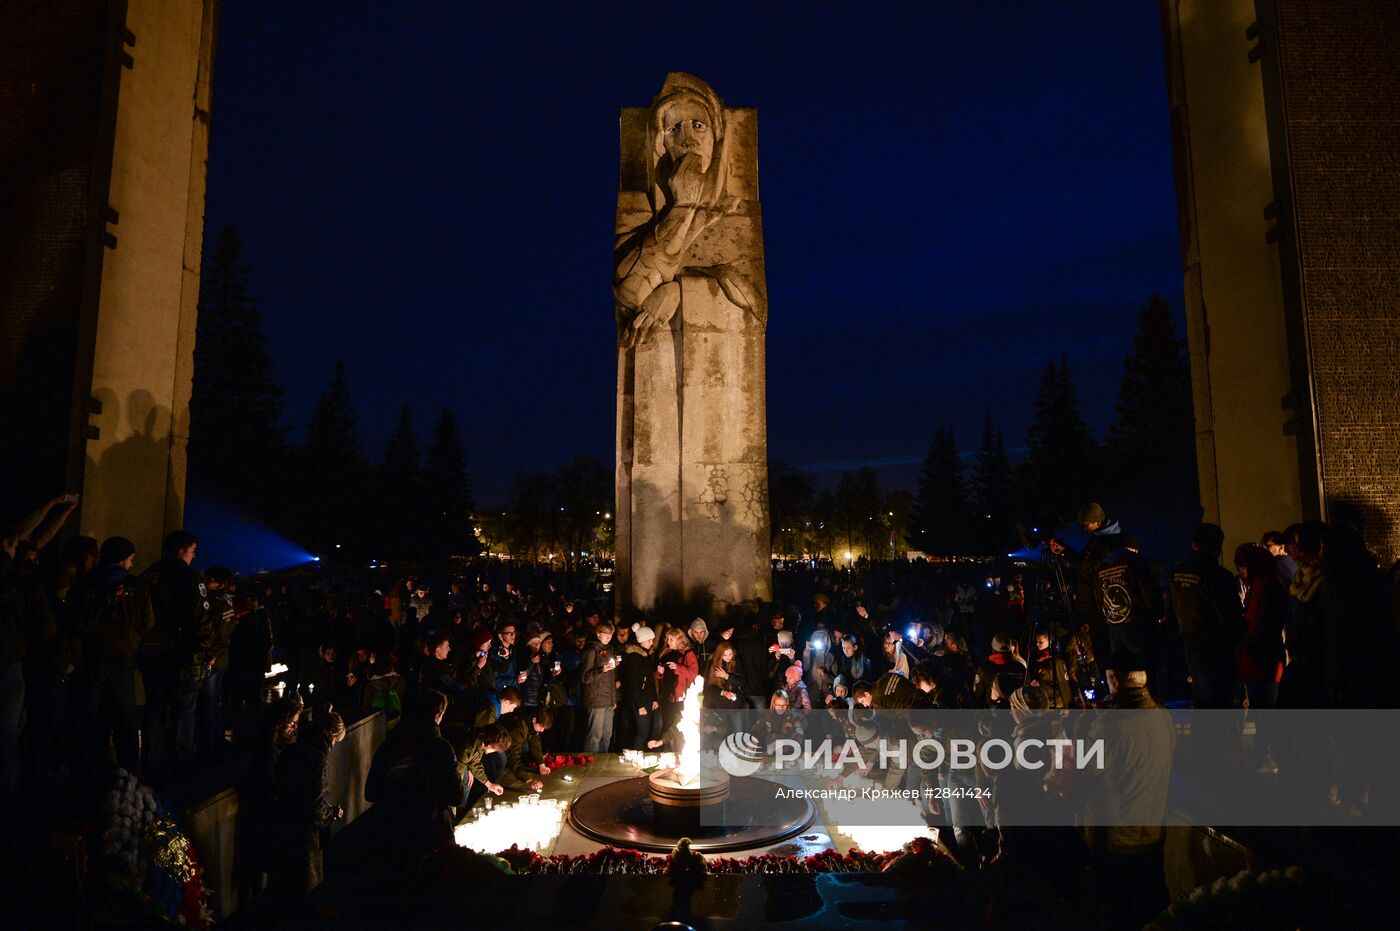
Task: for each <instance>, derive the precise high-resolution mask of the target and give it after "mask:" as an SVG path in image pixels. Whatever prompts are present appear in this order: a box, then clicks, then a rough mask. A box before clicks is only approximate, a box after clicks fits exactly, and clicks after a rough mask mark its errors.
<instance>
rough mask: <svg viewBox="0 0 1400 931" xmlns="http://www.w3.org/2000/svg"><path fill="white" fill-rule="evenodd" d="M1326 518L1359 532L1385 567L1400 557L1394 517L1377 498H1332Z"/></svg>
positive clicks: (1328, 504) (1328, 503)
mask: <svg viewBox="0 0 1400 931" xmlns="http://www.w3.org/2000/svg"><path fill="white" fill-rule="evenodd" d="M1327 519H1328V522H1329V523H1334V524H1346V525H1348V526H1350V527H1353V528H1355V529H1356V530H1357V531H1358V532H1360V534H1361V537H1362V539H1364V540H1365V541H1366V547H1367V548H1368V549H1369V550H1370V551H1371V552H1372V553H1374V554H1375V555H1376V556H1378V557H1379V558H1380V561H1381V567H1382V568H1385V569H1388V568H1390V565H1391V564H1392V563H1393V562H1395V561H1396V560H1400V552H1396V551H1395V546H1394V541H1395V526H1394V524H1393V523H1392V521H1391V516H1390V515H1389V514H1387V513H1386V512H1385V511H1384V510H1382V509H1381V508H1380V507H1379V506H1377V504H1376V503H1375V502H1374V501H1363V500H1359V499H1356V498H1332V497H1329V498H1328V499H1327Z"/></svg>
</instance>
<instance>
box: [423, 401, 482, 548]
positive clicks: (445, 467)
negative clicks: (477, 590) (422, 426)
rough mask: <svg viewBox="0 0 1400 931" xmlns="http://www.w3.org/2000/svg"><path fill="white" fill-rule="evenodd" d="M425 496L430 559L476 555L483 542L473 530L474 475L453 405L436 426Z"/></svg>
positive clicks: (425, 477) (425, 471)
mask: <svg viewBox="0 0 1400 931" xmlns="http://www.w3.org/2000/svg"><path fill="white" fill-rule="evenodd" d="M423 496H424V508H425V510H426V513H427V517H426V519H425V521H424V524H425V527H424V529H425V531H426V533H425V536H424V542H425V544H426V549H427V556H428V558H429V559H431V560H433V561H434V562H443V561H445V560H446V559H447V558H449V557H452V556H465V557H473V556H476V555H477V554H478V553H479V552H480V545H479V544H478V542H477V539H476V534H475V533H474V532H473V530H472V511H473V510H474V507H475V505H474V503H473V501H472V482H471V476H469V475H468V474H467V457H466V454H465V453H464V452H463V451H462V437H461V434H460V433H459V432H458V430H457V420H456V418H455V417H453V416H452V410H451V409H450V408H443V410H442V416H440V417H439V418H438V421H437V424H436V425H435V426H434V427H433V438H432V441H431V442H430V443H429V444H428V452H427V457H426V462H425V464H424V467H423Z"/></svg>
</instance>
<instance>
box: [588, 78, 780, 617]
mask: <svg viewBox="0 0 1400 931" xmlns="http://www.w3.org/2000/svg"><path fill="white" fill-rule="evenodd" d="M621 143H622V159H621V185H620V188H621V190H620V192H619V194H618V205H617V228H616V232H617V242H616V248H615V250H614V254H613V258H614V272H613V294H614V297H615V300H616V307H617V332H618V350H617V351H618V363H617V373H618V393H617V511H616V514H617V576H616V580H615V589H616V594H617V598H618V603H619V606H620V607H622V608H627V607H632V608H636V609H638V610H641V611H648V612H650V611H654V610H662V611H665V610H667V609H668V608H671V607H674V608H675V609H676V610H677V611H679V610H681V608H682V607H683V606H684V607H688V608H696V607H700V608H703V607H705V606H706V605H709V604H713V603H718V605H719V607H720V608H721V609H723V607H724V606H725V605H733V604H737V603H740V602H748V601H753V600H754V599H760V598H762V599H767V598H769V597H770V595H771V572H770V565H771V562H770V540H769V526H768V428H767V418H766V414H765V403H766V401H765V363H764V331H765V328H766V325H767V320H768V295H767V289H766V285H765V283H764V275H763V231H762V224H761V220H760V216H759V206H758V157H757V119H756V115H755V113H754V111H753V110H736V109H726V108H725V107H724V104H723V102H722V101H721V100H720V99H719V97H718V96H716V95H715V92H714V91H713V90H712V89H711V88H710V86H709V85H708V84H706V83H705V82H704V81H701V80H700V79H699V78H695V77H692V76H691V75H688V74H681V73H673V74H670V75H668V76H667V78H666V83H665V84H664V85H663V86H662V89H661V93H660V94H658V95H657V97H656V99H655V100H654V101H653V102H652V105H651V107H649V108H647V109H629V110H624V111H623V113H622V120H621Z"/></svg>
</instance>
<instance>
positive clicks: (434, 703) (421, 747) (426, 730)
mask: <svg viewBox="0 0 1400 931" xmlns="http://www.w3.org/2000/svg"><path fill="white" fill-rule="evenodd" d="M446 712H447V696H446V695H444V694H442V693H441V692H436V691H432V690H429V691H427V692H424V693H423V695H422V696H421V701H420V702H419V705H418V708H417V711H416V713H415V714H412V715H406V716H405V719H404V720H403V721H402V722H401V723H400V724H399V726H398V727H396V728H394V731H393V733H391V734H390V735H389V736H388V737H387V738H386V739H385V741H384V743H383V744H381V745H380V747H379V750H378V751H376V752H375V754H374V761H373V762H372V763H371V764H370V768H369V775H368V777H367V778H366V779H365V798H366V799H367V800H368V801H370V802H373V803H374V809H373V812H372V813H373V819H372V821H371V825H372V826H373V827H374V829H375V833H376V835H377V836H379V837H380V838H381V841H382V843H383V845H384V846H385V847H388V848H389V851H388V852H389V854H390V856H388V857H386V860H385V862H388V863H399V864H404V865H408V864H412V863H416V862H417V861H418V860H419V859H420V858H421V857H423V856H424V855H426V854H428V853H431V852H432V851H434V850H436V849H437V848H439V847H442V846H445V845H447V844H450V843H452V825H453V822H454V820H455V810H456V809H457V808H460V807H463V806H465V805H466V801H467V799H466V791H465V788H464V785H463V780H462V776H461V774H459V773H458V771H457V754H456V753H455V752H454V751H453V749H452V745H451V744H450V743H448V742H447V741H446V740H445V739H444V738H443V736H442V733H441V732H440V731H439V730H438V725H439V724H441V723H442V716H443V714H445V713H446Z"/></svg>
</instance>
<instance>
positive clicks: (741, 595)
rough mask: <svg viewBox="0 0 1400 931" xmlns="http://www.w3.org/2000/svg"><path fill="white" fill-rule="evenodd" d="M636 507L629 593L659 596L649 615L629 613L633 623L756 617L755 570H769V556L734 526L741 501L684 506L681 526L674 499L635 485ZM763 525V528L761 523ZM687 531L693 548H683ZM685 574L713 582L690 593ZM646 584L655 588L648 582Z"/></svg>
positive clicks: (743, 528) (744, 527) (750, 534)
mask: <svg viewBox="0 0 1400 931" xmlns="http://www.w3.org/2000/svg"><path fill="white" fill-rule="evenodd" d="M765 490H766V489H765ZM632 500H633V508H632V510H633V518H632V522H631V527H632V542H631V575H630V577H631V584H632V591H633V592H635V593H638V594H640V595H642V596H643V597H644V596H645V594H646V593H647V592H654V596H653V599H652V607H651V608H650V609H649V610H640V611H639V610H637V609H635V608H630V607H628V608H625V609H624V612H623V617H624V618H625V619H626V620H627V622H628V623H632V622H634V621H636V620H639V619H642V618H645V619H646V620H647V621H649V622H652V621H664V622H667V623H671V624H679V625H681V626H684V625H686V624H688V623H689V622H690V621H691V620H692V619H693V618H697V617H700V618H704V619H705V620H707V621H713V620H715V619H716V618H717V617H719V616H730V615H735V616H737V617H742V616H743V615H744V614H745V613H751V612H753V611H754V610H756V608H757V606H758V602H757V601H756V600H754V599H750V598H745V595H746V594H747V593H748V591H750V590H751V589H750V588H749V586H751V585H752V582H753V573H754V572H755V571H756V569H757V571H760V572H767V571H769V564H768V560H767V559H766V558H765V557H764V553H766V550H765V551H764V553H760V547H759V545H758V542H757V540H756V539H755V530H754V529H753V528H752V526H750V525H749V524H746V523H743V522H740V521H739V520H737V519H736V517H737V516H738V514H739V512H738V510H737V509H739V508H742V507H744V506H745V505H744V503H743V501H742V499H740V498H738V497H733V498H729V499H728V500H723V499H721V500H718V501H716V500H704V501H687V502H685V503H684V506H685V519H684V523H683V522H682V520H681V519H680V518H678V517H677V515H676V510H677V509H676V507H674V506H673V502H674V501H675V493H674V492H671V493H668V492H666V491H663V490H662V489H660V488H658V487H657V486H656V485H655V484H653V483H651V482H647V481H635V482H634V484H633V485H632ZM764 510H765V515H763V516H766V508H765V509H764ZM747 516H752V515H747ZM758 522H759V524H760V526H766V520H764V519H762V517H760V518H759V519H758ZM683 532H684V538H685V539H684V542H685V543H686V544H688V545H689V549H687V548H686V546H684V545H683ZM697 538H698V539H701V540H703V543H702V545H703V551H702V552H700V553H696V552H693V550H694V548H695V546H696V541H697ZM767 542H768V541H766V540H765V541H764V544H765V546H766V544H767ZM683 566H685V567H686V570H684V571H683V569H682V567H683ZM686 575H689V576H690V577H691V578H695V577H696V576H702V577H706V578H709V579H711V580H713V581H712V582H711V583H710V584H706V583H705V582H692V584H691V585H690V586H689V587H688V588H687V587H686V585H685V582H684V577H685V576H686ZM648 579H654V580H655V581H654V582H650V583H648V582H647V581H646V580H648ZM639 583H640V584H639Z"/></svg>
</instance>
